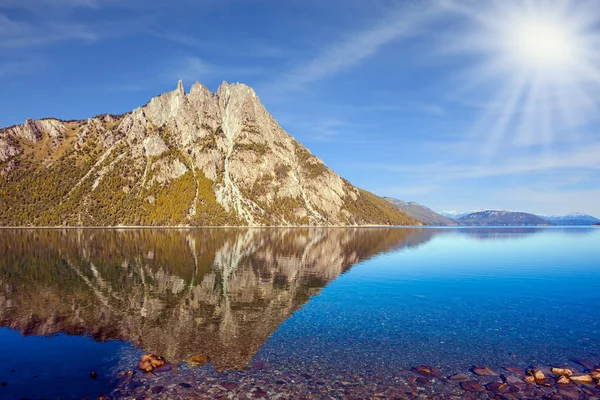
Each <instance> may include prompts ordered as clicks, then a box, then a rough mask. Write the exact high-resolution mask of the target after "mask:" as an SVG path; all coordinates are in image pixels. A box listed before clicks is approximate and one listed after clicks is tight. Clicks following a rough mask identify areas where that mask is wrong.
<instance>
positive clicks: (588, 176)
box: [0, 0, 600, 216]
mask: <svg viewBox="0 0 600 400" xmlns="http://www.w3.org/2000/svg"><path fill="white" fill-rule="evenodd" d="M593 6H594V3H593V2H591V1H590V2H586V1H575V0H571V1H567V0H565V1H561V2H556V1H554V2H553V1H540V0H537V1H535V0H531V1H526V0H522V1H520V0H511V1H496V2H491V1H490V2H486V3H485V6H483V5H482V4H481V3H480V2H476V1H470V0H439V1H435V0H431V1H425V0H423V1H410V2H408V1H407V2H397V1H391V0H376V1H373V2H364V1H361V0H344V1H341V0H332V1H328V2H319V1H316V0H308V1H291V2H285V4H284V2H266V1H260V0H259V1H243V0H225V1H209V0H202V1H192V0H183V1H176V2H169V1H166V0H158V1H153V2H151V3H150V4H148V3H147V2H142V1H140V0H120V1H117V0H54V1H52V0H26V1H23V0H6V1H3V2H2V3H0V88H1V96H0V107H1V108H2V110H3V112H2V114H0V126H2V127H3V126H8V125H13V124H17V123H22V122H23V121H24V120H25V119H26V118H34V119H38V118H42V117H48V116H54V117H57V118H61V119H85V118H88V117H91V116H94V115H96V114H100V113H114V114H119V113H123V112H127V111H130V110H132V109H134V108H136V107H138V106H141V105H143V104H145V103H146V102H147V101H148V100H149V99H150V98H151V97H152V96H154V95H156V94H159V93H162V92H165V91H169V90H173V89H174V88H175V85H176V83H177V81H178V80H179V79H182V80H183V81H184V83H185V85H186V88H187V89H188V90H189V87H190V86H191V84H192V83H193V82H195V81H200V82H202V83H203V84H205V85H206V86H208V87H209V88H211V89H212V90H215V89H216V87H217V86H218V85H219V83H220V82H221V81H222V80H227V81H233V82H244V83H246V84H248V85H249V86H252V87H253V88H254V89H255V90H256V92H257V93H258V95H259V97H260V98H261V101H262V102H263V103H264V104H265V106H266V107H267V109H268V110H269V111H270V112H271V113H272V115H273V116H274V117H275V118H276V119H277V120H278V122H279V123H280V124H281V125H282V127H283V128H284V129H286V130H287V131H288V132H289V133H290V134H291V135H293V136H294V137H295V138H296V139H298V140H299V141H300V142H301V143H303V144H304V145H306V146H307V147H308V148H309V149H310V150H311V151H312V152H313V153H314V154H315V155H317V156H318V157H320V158H321V159H322V160H323V161H324V162H325V163H326V164H327V165H328V166H329V167H330V168H332V169H333V170H334V171H336V172H337V173H339V174H340V175H341V176H343V177H345V178H346V179H348V180H350V181H351V182H352V183H353V184H355V185H357V186H359V187H363V188H365V189H367V190H369V191H372V192H374V193H376V194H378V195H380V196H392V197H396V198H399V199H403V200H407V201H417V202H419V203H421V204H424V205H426V206H428V207H430V208H432V209H434V210H436V211H445V210H457V211H460V212H464V211H468V210H472V209H508V210H519V211H524V212H531V213H536V214H547V215H553V214H567V213H571V212H576V211H577V212H584V213H588V214H592V215H595V216H600V202H598V200H597V199H598V198H600V174H598V170H599V169H600V136H599V135H598V128H599V124H598V122H599V121H598V115H599V113H598V105H599V103H600V95H599V94H598V93H600V92H599V91H598V88H599V86H600V68H599V67H598V65H600V53H599V50H598V43H600V31H599V28H598V26H599V25H598V23H599V22H600V10H598V9H597V7H596V8H594V7H593Z"/></svg>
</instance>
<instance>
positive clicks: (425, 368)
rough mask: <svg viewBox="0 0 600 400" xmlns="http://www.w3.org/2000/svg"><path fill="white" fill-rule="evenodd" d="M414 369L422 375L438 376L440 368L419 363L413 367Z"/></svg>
mask: <svg viewBox="0 0 600 400" xmlns="http://www.w3.org/2000/svg"><path fill="white" fill-rule="evenodd" d="M415 371H417V372H419V373H421V374H423V375H431V376H440V370H439V369H436V368H434V367H432V366H431V365H419V366H418V367H415Z"/></svg>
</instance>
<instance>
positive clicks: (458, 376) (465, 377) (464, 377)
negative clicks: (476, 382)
mask: <svg viewBox="0 0 600 400" xmlns="http://www.w3.org/2000/svg"><path fill="white" fill-rule="evenodd" d="M450 380H452V381H468V380H469V376H468V375H466V374H456V375H452V376H451V377H450Z"/></svg>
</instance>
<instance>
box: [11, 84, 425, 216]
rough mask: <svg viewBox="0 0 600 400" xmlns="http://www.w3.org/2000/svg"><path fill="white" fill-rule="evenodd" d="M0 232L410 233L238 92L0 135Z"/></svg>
mask: <svg viewBox="0 0 600 400" xmlns="http://www.w3.org/2000/svg"><path fill="white" fill-rule="evenodd" d="M0 176H1V177H2V179H0V226H117V225H127V226H131V225H171V226H179V225H249V226H265V225H324V226H327V225H368V224H377V225H419V224H420V222H419V221H416V220H414V219H412V218H410V217H408V216H407V215H406V214H404V213H403V212H402V211H400V210H399V209H398V208H397V207H394V206H393V205H391V204H389V203H388V202H387V201H385V200H383V199H381V198H379V197H377V196H375V195H373V194H371V193H369V192H367V191H364V190H362V189H359V188H356V187H354V186H352V185H351V184H350V183H349V182H348V181H346V180H344V179H342V178H341V177H339V176H338V175H337V174H336V173H335V172H333V171H331V170H330V169H329V168H327V166H325V164H323V162H322V161H321V160H320V159H318V158H317V157H315V156H314V155H312V154H311V153H310V151H309V150H308V149H306V148H305V147H303V146H302V145H301V144H300V143H298V142H297V141H296V140H295V139H294V138H293V137H292V136H290V135H289V134H288V133H286V132H285V131H284V130H283V129H282V128H281V127H280V126H279V125H278V124H277V122H276V121H275V119H273V117H272V116H271V115H270V114H269V113H268V111H267V110H266V109H265V107H264V106H263V105H262V104H261V102H260V101H259V99H258V97H257V96H256V93H255V92H254V90H252V89H251V88H250V87H248V86H246V85H244V84H228V83H226V82H223V84H222V85H221V86H220V87H219V88H218V90H217V92H216V93H212V92H211V91H209V90H208V89H207V88H206V87H204V86H203V85H201V84H200V83H198V82H196V83H195V84H194V85H193V86H192V87H191V90H190V92H189V93H185V91H184V88H183V84H182V82H181V81H180V82H179V84H178V85H177V89H176V90H174V91H172V92H168V93H164V94H162V95H160V96H157V97H154V98H153V99H151V100H150V102H148V103H147V104H146V105H145V106H143V107H139V108H137V109H135V110H133V111H131V112H129V113H126V114H123V115H106V114H104V115H99V116H97V117H94V118H90V119H88V120H82V121H63V120H59V119H55V118H46V119H42V120H39V121H33V120H30V119H28V120H27V121H26V122H25V123H24V124H23V125H16V126H11V127H8V128H4V129H2V130H0Z"/></svg>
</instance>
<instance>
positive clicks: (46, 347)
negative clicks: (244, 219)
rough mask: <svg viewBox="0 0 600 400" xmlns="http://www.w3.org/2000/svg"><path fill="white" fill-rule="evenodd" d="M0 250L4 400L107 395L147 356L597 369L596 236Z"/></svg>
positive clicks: (13, 244) (360, 234) (346, 233)
mask: <svg viewBox="0 0 600 400" xmlns="http://www.w3.org/2000/svg"><path fill="white" fill-rule="evenodd" d="M0 250H1V254H2V257H1V259H0V324H1V325H2V326H3V327H4V328H0V359H2V360H3V362H2V363H1V364H0V381H1V382H6V383H7V384H6V386H1V387H0V397H2V398H21V397H28V398H41V397H45V398H81V397H83V396H96V395H98V393H100V392H102V393H106V394H109V393H110V392H111V391H112V390H113V388H114V387H115V385H117V384H118V383H119V379H117V374H118V373H119V372H121V371H126V370H128V369H135V366H136V364H137V361H138V360H139V357H140V356H141V354H143V352H154V353H156V354H160V355H163V356H165V357H166V358H167V359H168V360H169V361H171V362H172V363H173V364H175V365H177V364H180V363H184V362H185V360H186V359H187V358H188V357H189V356H190V355H194V354H207V355H209V356H210V358H211V365H210V366H207V367H206V368H210V369H211V370H212V371H215V373H218V372H225V371H231V370H242V369H244V368H247V367H248V366H249V365H252V363H256V362H257V361H258V362H262V363H264V365H267V366H268V368H273V369H277V370H278V371H279V372H281V371H283V373H285V371H294V372H302V371H308V370H311V371H312V370H314V369H315V365H318V367H319V370H321V371H323V370H324V371H326V373H329V374H332V375H333V374H344V373H347V372H357V371H358V372H363V373H366V374H368V373H375V372H376V373H382V371H383V372H386V371H395V370H399V369H403V368H410V367H412V366H415V365H419V364H431V365H434V366H436V367H438V368H440V369H442V370H443V371H444V372H445V373H446V374H450V373H453V372H459V371H464V370H466V369H468V368H470V367H472V366H473V365H486V366H489V367H492V368H500V367H502V366H507V365H511V366H521V367H528V366H535V365H558V364H561V365H562V364H570V363H573V361H574V360H580V359H598V358H599V357H600V308H599V307H598V305H599V304H600V277H599V276H598V262H599V261H598V260H600V229H597V228H564V229H563V228H540V229H535V228H477V229H467V228H460V229H434V228H427V229H418V228H416V229H401V228H362V229H352V228H348V229H345V228H344V229H341V228H339V229H338V228H335V229H283V228H282V229H177V230H130V229H121V230H116V229H111V230H103V229H89V230H0ZM186 368H187V367H186V366H185V364H181V369H182V370H183V371H185V370H186ZM13 371H14V372H13ZM91 371H96V372H97V373H98V378H96V379H91V378H90V377H89V373H90V372H91Z"/></svg>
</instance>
